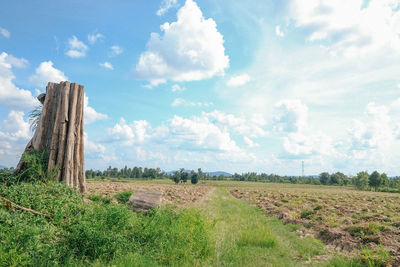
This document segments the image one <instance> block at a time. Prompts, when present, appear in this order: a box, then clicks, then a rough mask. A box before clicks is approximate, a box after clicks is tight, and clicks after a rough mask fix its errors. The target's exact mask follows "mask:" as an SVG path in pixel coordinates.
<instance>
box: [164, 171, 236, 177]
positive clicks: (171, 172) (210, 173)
mask: <svg viewBox="0 0 400 267" xmlns="http://www.w3.org/2000/svg"><path fill="white" fill-rule="evenodd" d="M191 171H192V170H185V172H188V173H190V172H191ZM175 172H179V170H176V171H169V172H167V174H174V173H175ZM204 173H205V174H208V175H210V176H220V175H223V176H226V177H231V176H232V174H230V173H229V172H224V171H216V172H204Z"/></svg>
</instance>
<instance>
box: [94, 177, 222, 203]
mask: <svg viewBox="0 0 400 267" xmlns="http://www.w3.org/2000/svg"><path fill="white" fill-rule="evenodd" d="M212 188H214V186H212V185H210V184H206V183H199V184H197V185H192V184H190V183H189V184H177V185H176V184H174V183H172V182H171V181H169V180H151V181H135V180H104V181H99V180H89V181H88V183H87V193H88V194H89V195H101V196H103V197H107V198H111V199H112V198H113V197H114V195H115V194H117V193H119V192H123V191H127V190H131V191H136V190H152V191H159V192H162V193H163V201H162V203H163V204H172V205H176V206H178V207H188V206H190V205H199V204H201V202H202V201H203V200H204V199H205V198H206V196H207V194H208V193H209V191H210V190H211V189H212Z"/></svg>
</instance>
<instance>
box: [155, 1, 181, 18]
mask: <svg viewBox="0 0 400 267" xmlns="http://www.w3.org/2000/svg"><path fill="white" fill-rule="evenodd" d="M174 7H178V0H163V1H162V3H161V6H160V8H159V9H158V10H157V13H156V14H157V15H158V16H162V15H164V14H165V13H167V11H168V10H169V9H170V8H174Z"/></svg>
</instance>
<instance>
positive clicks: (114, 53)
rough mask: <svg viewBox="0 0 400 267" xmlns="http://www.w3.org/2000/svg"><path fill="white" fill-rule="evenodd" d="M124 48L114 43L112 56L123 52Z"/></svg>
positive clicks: (111, 48) (111, 49)
mask: <svg viewBox="0 0 400 267" xmlns="http://www.w3.org/2000/svg"><path fill="white" fill-rule="evenodd" d="M123 52H124V50H123V49H122V48H121V47H119V46H118V45H113V46H111V47H110V56H112V57H115V56H118V55H120V54H122V53H123Z"/></svg>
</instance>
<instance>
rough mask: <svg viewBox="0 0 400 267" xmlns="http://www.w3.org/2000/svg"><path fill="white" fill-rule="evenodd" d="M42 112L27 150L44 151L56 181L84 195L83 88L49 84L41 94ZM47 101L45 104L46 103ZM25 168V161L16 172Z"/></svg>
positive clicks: (70, 84) (71, 85) (72, 84)
mask: <svg viewBox="0 0 400 267" xmlns="http://www.w3.org/2000/svg"><path fill="white" fill-rule="evenodd" d="M38 99H39V101H41V102H42V103H43V110H42V114H41V116H40V120H39V124H38V126H37V128H36V131H35V134H34V136H33V137H32V139H31V141H30V142H29V143H28V145H27V146H26V148H25V152H27V153H29V151H31V150H32V149H34V150H38V151H44V152H45V156H46V158H48V170H49V171H52V170H53V169H54V167H56V169H57V173H56V180H57V181H62V182H64V183H65V184H67V185H68V186H70V187H73V188H75V189H77V190H79V191H80V192H82V193H83V192H85V187H86V184H85V183H86V181H85V171H84V144H83V140H84V138H83V109H84V87H83V86H82V85H79V84H76V83H70V82H60V83H58V84H57V83H48V85H47V87H46V95H43V94H41V95H39V97H38ZM43 101H44V102H43ZM21 168H23V161H22V158H21V160H20V162H19V164H18V166H17V171H18V170H20V169H21Z"/></svg>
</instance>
